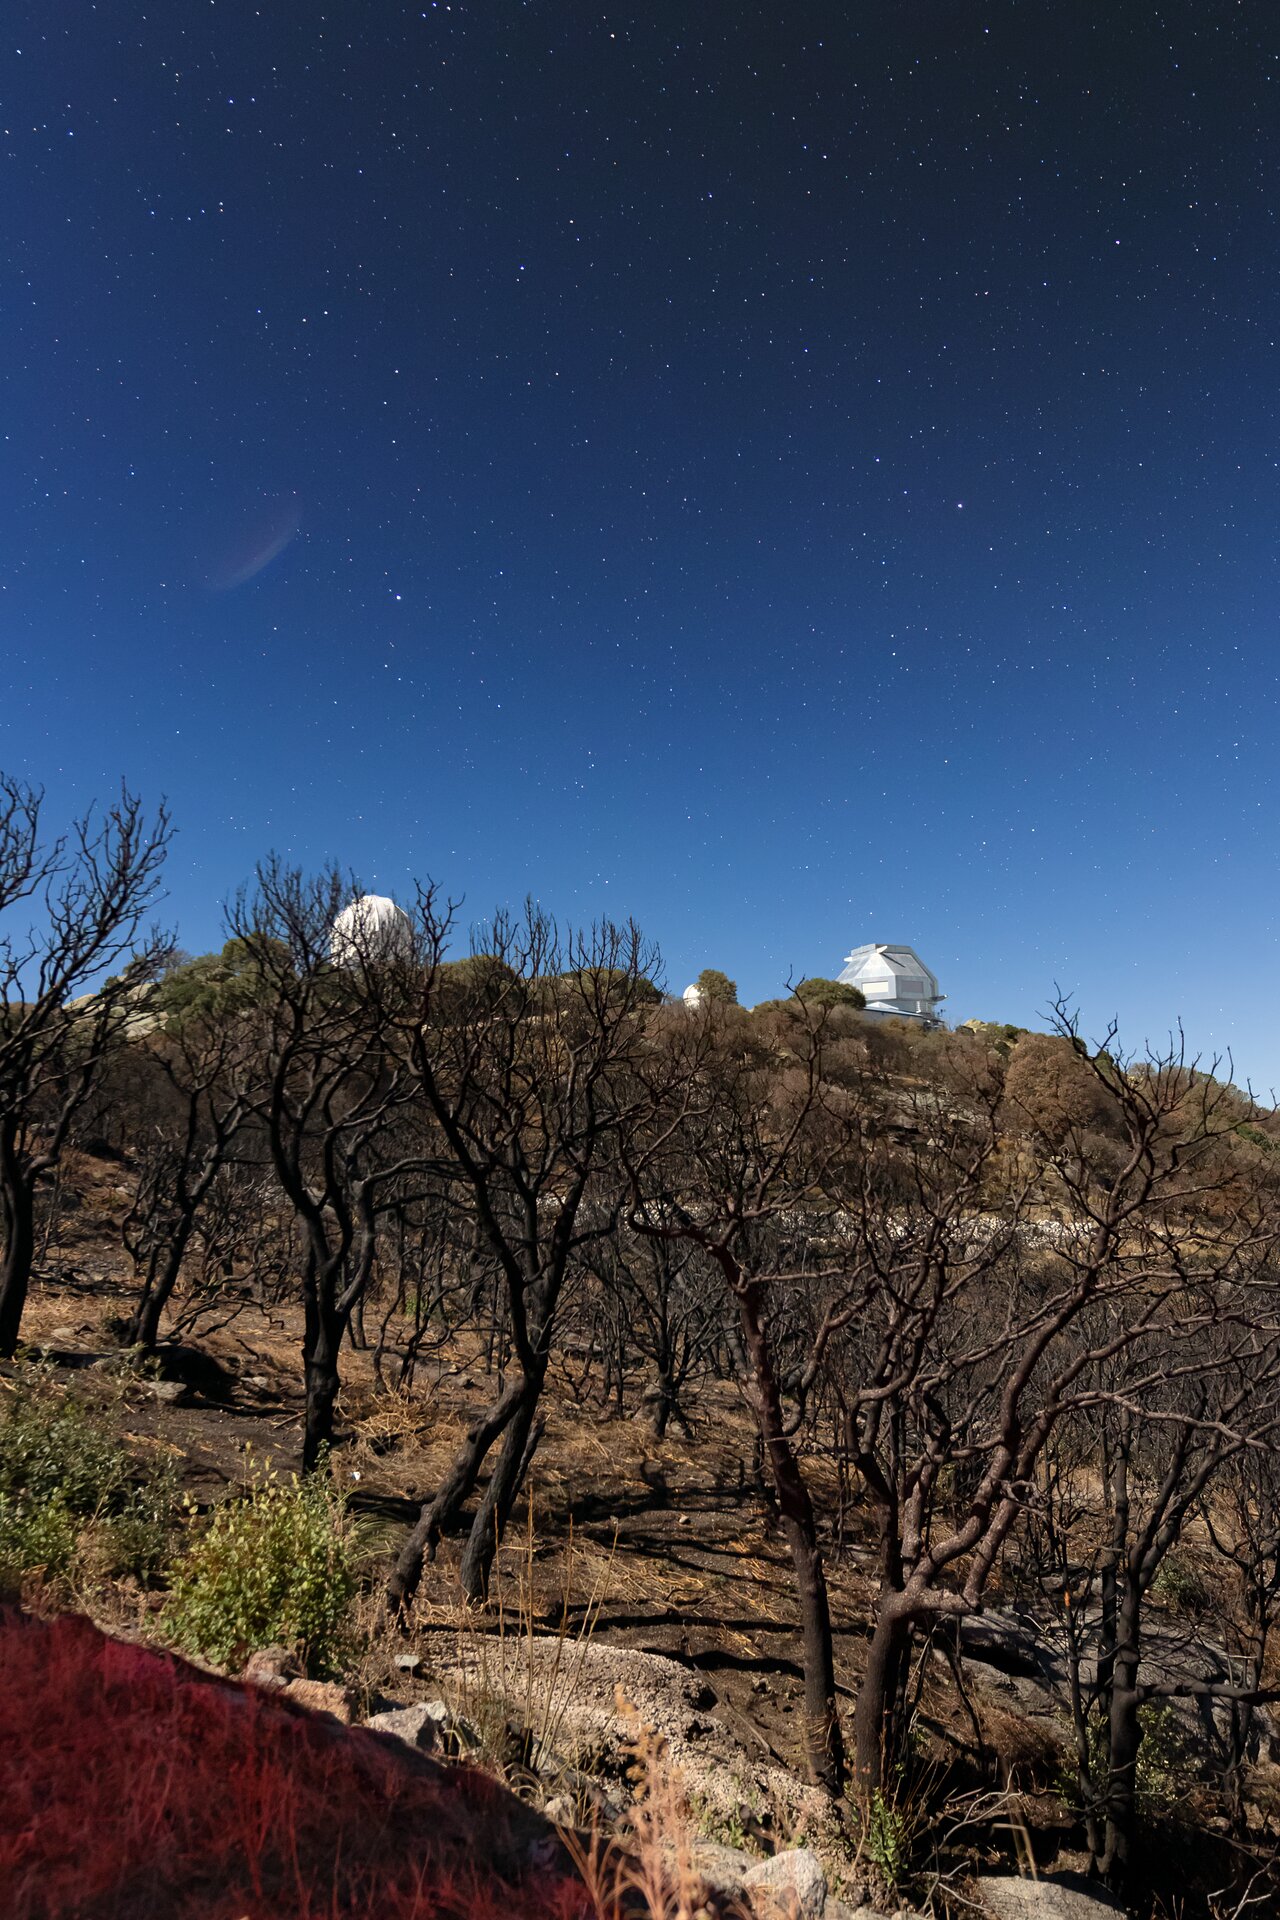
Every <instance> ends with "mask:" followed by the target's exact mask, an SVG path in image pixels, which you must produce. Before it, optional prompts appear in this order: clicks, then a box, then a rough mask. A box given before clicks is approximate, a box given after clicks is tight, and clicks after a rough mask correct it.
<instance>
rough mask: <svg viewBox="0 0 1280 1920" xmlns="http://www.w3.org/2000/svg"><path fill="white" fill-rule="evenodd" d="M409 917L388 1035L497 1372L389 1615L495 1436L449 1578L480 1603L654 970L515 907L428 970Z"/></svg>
mask: <svg viewBox="0 0 1280 1920" xmlns="http://www.w3.org/2000/svg"><path fill="white" fill-rule="evenodd" d="M414 919H415V928H416V933H417V938H418V944H419V948H420V953H421V966H422V972H421V980H420V986H419V992H418V997H417V999H416V1000H414V1001H411V1002H409V1003H407V1006H406V1017H405V1018H404V1019H403V1021H402V1023H401V1026H400V1029H399V1033H398V1042H397V1044H398V1048H399V1054H400V1059H401V1062H402V1068H403V1071H404V1072H405V1074H406V1075H407V1076H408V1078H409V1080H410V1081H411V1082H412V1084H413V1086H414V1088H415V1090H416V1097H417V1100H418V1102H419V1104H420V1107H421V1109H422V1111H423V1113H424V1114H425V1115H426V1116H427V1118H428V1120H429V1122H430V1125H431V1127H432V1129H433V1137H434V1143H435V1151H436V1152H437V1153H438V1155H439V1158H440V1160H441V1162H442V1163H443V1164H446V1165H447V1166H448V1168H449V1171H450V1178H451V1184H452V1189H453V1193H454V1198H455V1204H456V1205H457V1206H458V1207H460V1208H461V1209H463V1211H464V1212H465V1213H466V1214H468V1215H469V1216H470V1217H471V1218H472V1219H473V1221H474V1227H475V1234H476V1239H477V1241H478V1243H479V1244H480V1245H481V1246H482V1247H483V1249H484V1252H485V1254H486V1255H487V1257H488V1258H489V1260H491V1261H492V1263H493V1265H494V1267H495V1268H496V1270H497V1273H498V1276H499V1278H500V1283H501V1287H502V1290H503V1295H504V1298H505V1307H506V1313H507V1323H508V1331H509V1334H510V1339H511V1345H512V1351H513V1357H514V1362H515V1365H514V1368H513V1370H512V1373H511V1376H510V1378H509V1379H508V1381H507V1384H506V1385H505V1387H504V1388H503V1389H502V1391H501V1392H500V1393H499V1394H498V1395H497V1396H496V1398H495V1399H494V1400H493V1401H492V1403H491V1404H490V1405H489V1406H488V1407H487V1408H486V1409H485V1410H484V1412H483V1413H482V1414H481V1415H480V1416H479V1417H478V1418H477V1419H476V1421H475V1422H474V1423H473V1425H472V1426H471V1428H470V1430H469V1432H468V1433H467V1436H466V1439H465V1441H464V1443H463V1445H462V1447H461V1448H460V1449H459V1452H458V1454H457V1456H456V1458H455V1459H454V1461H453V1464H452V1466H451V1467H450V1469H449V1471H448V1473H447V1474H446V1476H445V1478H444V1480H443V1482H442V1483H441V1485H440V1487H439V1488H438V1489H437V1491H436V1494H435V1496H434V1498H433V1499H432V1500H430V1501H428V1502H427V1503H426V1505H425V1506H424V1507H423V1510H422V1514H421V1516H420V1518H419V1520H418V1523H417V1525H416V1526H415V1527H414V1529H413V1531H412V1533H411V1534H410V1536H409V1538H408V1540H407V1541H406V1542H405V1545H404V1547H403V1549H402V1551H401V1553H400V1556H399V1559H398V1560H397V1563H396V1566H395V1569H394V1572H393V1574H392V1577H391V1580H390V1583H389V1587H388V1600H389V1604H390V1605H391V1607H392V1608H393V1609H396V1610H398V1609H400V1608H402V1607H403V1606H404V1605H405V1603H406V1602H407V1601H408V1600H409V1599H410V1598H411V1597H412V1595H413V1593H414V1591H415V1589H416V1587H417V1584H418V1581H419V1578H420V1576H421V1569H422V1564H423V1560H424V1557H425V1556H426V1555H428V1554H429V1553H431V1552H432V1551H433V1550H434V1546H435V1543H436V1541H437V1540H438V1538H439V1535H440V1533H441V1531H442V1529H443V1528H444V1527H445V1526H447V1525H448V1524H450V1522H451V1521H452V1520H453V1519H454V1518H455V1517H456V1516H457V1515H458V1514H459V1513H460V1512H461V1510H462V1507H463V1506H464V1504H465V1503H466V1501H467V1499H468V1498H469V1497H470V1495H471V1493H472V1492H473V1490H474V1488H475V1486H476V1484H477V1482H478V1480H479V1477H480V1474H481V1471H482V1469H483V1466H484V1463H485V1460H486V1459H487V1457H488V1455H489V1453H490V1451H491V1449H492V1448H493V1446H494V1445H495V1443H496V1442H497V1441H498V1440H501V1441H502V1446H501V1450H500V1453H499V1457H498V1461H497V1464H496V1466H495V1467H494V1469H493V1471H492V1473H491V1474H490V1476H489V1480H488V1484H487V1486H486V1489H485V1493H484V1496H483V1498H482V1500H481V1502H480V1506H479V1509H478V1511H477V1512H476V1515H475V1518H474V1520H473V1521H472V1524H471V1528H470V1533H469V1537H468V1540H467V1544H466V1548H465V1550H464V1553H463V1558H462V1567H461V1581H462V1588H463V1592H464V1594H465V1595H466V1596H467V1598H468V1599H471V1600H481V1599H483V1598H484V1596H485V1594H486V1592H487V1588H488V1578H489V1569H490V1566H491V1564H492V1559H493V1554H494V1551H495V1547H496V1544H497V1542H498V1541H500V1539H501V1537H502V1533H503V1530H504V1528H505V1526H506V1523H507V1519H508V1517H509V1515H510V1513H511V1509H512V1505H513V1503H514V1501H515V1498H516V1495H517V1493H518V1491H519V1487H520V1484H521V1481H522V1479H523V1477H524V1474H525V1472H526V1471H527V1468H528V1465H529V1462H530V1459H531V1457H532V1454H533V1450H534V1449H535V1447H536V1446H537V1443H538V1438H539V1432H540V1429H539V1426H538V1409H539V1403H540V1400H541V1397H542V1391H543V1387H544V1385H545V1382H546V1377H547V1367H548V1364H549V1361H550V1358H551V1353H552V1343H553V1340H554V1337H555V1331H556V1324H557V1315H558V1313H559V1309H560V1305H561V1300H562V1296H563V1293H564V1289H565V1286H566V1282H567V1281H568V1279H569V1276H570V1273H571V1271H572V1270H573V1267H574V1265H575V1263H576V1262H577V1261H579V1260H580V1259H581V1258H582V1255H583V1251H584V1249H586V1248H587V1247H589V1246H590V1245H591V1244H593V1243H594V1242H595V1241H596V1240H597V1239H598V1238H599V1237H600V1236H601V1235H603V1234H605V1233H607V1232H608V1231H609V1229H610V1228H611V1226H612V1224H613V1222H614V1220H615V1219H616V1216H617V1211H618V1207H619V1205H620V1202H621V1198H622V1194H623V1186H622V1179H621V1159H620V1149H621V1143H622V1141H623V1140H624V1139H625V1138H627V1137H628V1136H629V1135H630V1134H632V1133H633V1132H634V1131H635V1130H636V1129H637V1128H638V1127H639V1126H640V1125H641V1123H642V1120H643V1117H644V1115H645V1113H646V1111H647V1109H648V1103H649V1093H648V1088H647V1083H646V1082H645V1081H644V1080H643V1079H641V1078H640V1077H638V1075H637V1072H636V1063H637V1059H638V1056H639V1054H640V1052H641V1050H642V1048H643V1042H644V1032H645V1010H646V1008H648V1007H651V1006H652V1004H653V1002H654V1000H655V998H656V995H655V993H654V989H653V987H652V985H651V981H650V975H651V974H652V973H653V971H654V970H655V968H656V965H657V955H656V953H655V952H654V951H653V950H652V949H651V948H649V947H648V946H646V944H645V942H644V940H643V938H642V936H641V934H640V932H639V930H638V929H637V928H636V927H634V926H626V927H615V926H612V925H610V924H607V923H606V924H604V925H601V926H599V927H596V928H593V929H592V930H591V931H590V932H587V933H582V934H573V933H571V934H568V935H566V936H564V937H562V936H561V935H560V933H559V932H558V930H557V928H556V926H555V925H554V923H553V922H552V921H551V920H550V919H549V918H548V917H547V916H546V915H545V914H543V913H542V912H541V911H540V910H539V909H537V908H535V907H533V906H529V907H528V908H527V909H526V911H525V913H524V915H523V917H521V918H519V919H514V918H511V917H509V916H506V915H501V914H500V915H498V916H497V917H496V919H495V920H494V922H493V923H492V925H491V927H489V928H488V929H487V930H486V932H487V936H488V937H487V941H486V946H487V949H488V950H487V952H485V953H483V954H476V955H474V956H473V958H472V959H471V961H470V962H467V963H462V965H461V966H459V965H451V964H450V963H447V962H445V961H444V959H443V953H444V947H445V943H446V941H447V939H448V937H449V933H450V930H451V924H452V916H451V913H450V911H449V910H448V909H447V908H442V907H441V906H440V905H439V903H438V902H437V900H436V898H435V896H434V895H433V894H432V893H431V892H429V891H428V892H424V893H422V894H421V895H420V897H419V900H418V906H417V911H416V914H415V916H414Z"/></svg>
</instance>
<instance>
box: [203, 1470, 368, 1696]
mask: <svg viewBox="0 0 1280 1920" xmlns="http://www.w3.org/2000/svg"><path fill="white" fill-rule="evenodd" d="M171 1585H172V1590H173V1598H172V1600H171V1602H170V1605H169V1607H168V1609H167V1611H166V1615H165V1619H166V1623H167V1628H168V1631H169V1634H170V1636H171V1637H172V1639H173V1641H174V1644H175V1645H176V1646H180V1647H185V1648H187V1649H189V1650H190V1651H191V1652H194V1653H199V1654H203V1655H204V1656H205V1657H206V1658H207V1659H210V1660H216V1661H217V1662H218V1663H219V1664H220V1665H222V1666H227V1667H235V1666H239V1665H241V1664H242V1663H243V1661H244V1660H245V1658H246V1656H247V1655H248V1654H250V1653H252V1652H253V1651H254V1649H255V1648H257V1647H267V1646H276V1645H281V1646H287V1647H289V1648H291V1649H293V1650H295V1651H296V1652H297V1654H298V1655H299V1657H300V1658H301V1659H302V1661H303V1663H304V1664H305V1666H306V1668H307V1670H308V1672H311V1673H315V1674H320V1675H324V1674H329V1673H333V1672H335V1671H336V1670H338V1668H339V1667H340V1666H341V1660H342V1654H343V1652H344V1649H345V1646H346V1637H347V1623H348V1615H349V1611H350V1606H351V1601H352V1599H353V1597H354V1594H355V1587H356V1579H355V1546H354V1540H353V1536H352V1529H351V1525H350V1521H349V1519H348V1515H347V1512H346V1506H345V1502H344V1500H343V1498H342V1495H341V1494H340V1493H339V1491H338V1490H337V1489H336V1488H335V1487H334V1485H333V1483H332V1481H330V1480H329V1478H328V1477H327V1475H325V1474H324V1473H314V1474H311V1475H309V1476H308V1477H307V1478H306V1479H305V1480H298V1479H296V1478H291V1479H289V1480H281V1479H279V1478H277V1476H276V1475H274V1474H273V1473H270V1472H266V1473H263V1474H262V1475H260V1476H259V1477H258V1478H257V1479H256V1480H254V1481H253V1483H252V1484H251V1485H250V1486H249V1487H248V1488H247V1489H246V1490H245V1492H244V1493H243V1494H242V1495H240V1496H238V1497H236V1498H233V1499H230V1500H227V1501H225V1502H224V1503H223V1504H222V1505H221V1506H219V1507H217V1508H216V1509H215V1510H214V1512H213V1514H212V1515H211V1516H210V1518H209V1520H208V1521H207V1523H205V1524H204V1525H203V1526H202V1527H201V1528H200V1530H199V1531H198V1532H197V1534H196V1536H195V1538H194V1539H193V1540H192V1541H191V1543H190V1545H189V1546H188V1548H187V1551H186V1553H185V1554H184V1555H183V1556H182V1558H181V1560H180V1561H179V1562H178V1564H177V1565H176V1566H175V1567H174V1569H173V1573H172V1579H171Z"/></svg>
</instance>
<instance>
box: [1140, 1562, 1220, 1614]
mask: <svg viewBox="0 0 1280 1920" xmlns="http://www.w3.org/2000/svg"><path fill="white" fill-rule="evenodd" d="M1151 1591H1152V1593H1153V1594H1154V1595H1155V1597H1156V1599H1157V1600H1163V1602H1164V1604H1165V1605H1166V1606H1167V1607H1171V1608H1172V1609H1173V1610H1174V1612H1175V1613H1193V1614H1194V1613H1205V1612H1207V1611H1208V1608H1209V1606H1210V1604H1211V1595H1210V1593H1209V1589H1208V1587H1207V1586H1206V1585H1205V1583H1204V1581H1203V1579H1202V1578H1201V1576H1200V1574H1199V1573H1197V1571H1196V1569H1195V1568H1194V1567H1192V1566H1188V1564H1187V1562H1186V1561H1185V1560H1181V1559H1179V1558H1178V1556H1177V1555H1176V1554H1169V1555H1167V1556H1166V1558H1165V1559H1164V1560H1162V1561H1161V1563H1160V1569H1159V1571H1158V1572H1157V1574H1156V1577H1155V1579H1154V1580H1153V1581H1152V1583H1151Z"/></svg>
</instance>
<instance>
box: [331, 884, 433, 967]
mask: <svg viewBox="0 0 1280 1920" xmlns="http://www.w3.org/2000/svg"><path fill="white" fill-rule="evenodd" d="M412 952H413V925H412V922H411V921H410V919H409V916H408V914H407V913H406V912H405V911H404V909H403V907H398V906H397V905H396V903H395V901H394V900H388V898H387V896H386V895H385V894H383V893H361V894H358V895H357V896H356V898H355V899H354V900H353V901H352V902H351V904H350V906H347V907H344V908H343V909H342V912H341V913H340V914H339V915H338V917H337V919H336V920H335V921H334V923H333V926H332V928H331V929H330V932H329V957H330V959H331V960H332V961H333V964H334V966H335V967H358V966H361V965H372V966H378V965H387V964H389V963H390V962H392V961H396V960H407V959H408V958H409V956H410V954H411V953H412Z"/></svg>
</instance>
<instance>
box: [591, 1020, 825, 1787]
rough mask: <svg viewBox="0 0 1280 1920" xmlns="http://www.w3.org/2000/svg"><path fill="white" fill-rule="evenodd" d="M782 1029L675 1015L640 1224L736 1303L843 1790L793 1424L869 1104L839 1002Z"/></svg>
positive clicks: (646, 1159) (813, 1356) (817, 1363)
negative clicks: (841, 1073) (711, 1276)
mask: <svg viewBox="0 0 1280 1920" xmlns="http://www.w3.org/2000/svg"><path fill="white" fill-rule="evenodd" d="M786 1033H787V1041H786V1044H785V1045H781V1046H780V1045H778V1044H777V1043H776V1042H771V1041H770V1040H768V1039H767V1038H765V1037H764V1036H763V1035H762V1033H761V1032H760V1031H759V1030H758V1029H756V1028H753V1026H752V1025H751V1023H750V1022H749V1021H748V1019H747V1018H746V1017H745V1016H744V1015H742V1014H741V1013H740V1012H739V1011H738V1010H737V1009H735V1008H731V1007H725V1006H720V1005H717V1004H716V1003H714V1002H712V1003H708V1004H707V1005H706V1006H705V1007H702V1008H699V1009H698V1010H696V1011H695V1012H692V1013H684V1014H681V1015H680V1016H679V1017H678V1019H677V1020H676V1021H674V1022H672V1023H671V1024H670V1025H669V1027H668V1029H667V1032H666V1034H665V1040H666V1045H665V1048H664V1049H663V1051H662V1053H661V1055H660V1056H659V1059H660V1069H659V1078H660V1081H661V1085H660V1087H658V1088H656V1089H655V1091H658V1092H659V1093H660V1095H661V1100H660V1103H659V1104H658V1106H657V1118H656V1123H655V1126H654V1128H653V1130H652V1132H651V1134H650V1136H649V1137H648V1138H643V1137H640V1138H636V1139H635V1140H633V1141H632V1142H631V1144H630V1147H629V1165H630V1173H631V1183H632V1205H631V1215H630V1225H631V1227H632V1229H633V1230H634V1231H635V1232H636V1233H638V1234H641V1235H645V1236H648V1237H650V1238H653V1239H656V1240H662V1241H669V1242H676V1243H684V1244H687V1245H691V1246H693V1247H694V1248H695V1249H697V1250H698V1253H699V1256H700V1258H701V1259H703V1260H705V1261H706V1262H707V1263H708V1265H709V1266H711V1267H712V1268H713V1269H714V1271H715V1272H716V1274H717V1275H718V1277H719V1281H720V1285H721V1287H722V1289H723V1291H724V1296H725V1297H727V1299H728V1300H729V1302H731V1304H732V1307H733V1311H734V1314H735V1317H736V1320H737V1326H738V1333H739V1337H740V1340H741V1344H742V1349H743V1353H744V1356H745V1359H746V1363H747V1368H748V1379H747V1381H746V1383H745V1384H746V1387H747V1391H748V1397H749V1399H750V1403H751V1407H752V1411H753V1413H754V1415H755V1419H756V1423H757V1426H758V1429H759V1434H760V1442H761V1447H762V1450H763V1456H764V1460H765V1462H766V1467H767V1472H768V1475H769V1480H770V1483H771V1487H772V1491H773V1494H774V1497H775V1499H776V1502H777V1509H778V1517H779V1521H780V1523H781V1526H782V1530H783V1534H784V1536H785V1538H786V1542H787V1547H788V1550H789V1552H790V1555H791V1562H792V1568H793V1572H794V1579H795V1588H796V1601H797V1608H798V1612H799V1621H800V1640H801V1652H802V1661H803V1668H804V1698H805V1723H804V1740H805V1758H806V1761H807V1764H808V1767H809V1771H810V1773H811V1775H812V1777H813V1779H814V1780H815V1781H816V1782H817V1783H818V1784H820V1785H822V1786H823V1787H825V1788H826V1789H827V1791H828V1792H831V1793H837V1792H838V1791H839V1790H840V1787H841V1785H842V1783H843V1779H844V1764H845V1763H844V1741H843V1736H842V1732H841V1728H840V1720H839V1715H838V1713H837V1710H836V1680H835V1657H834V1651H833V1645H832V1633H831V1608H830V1600H829V1596H828V1589H827V1577H826V1567H825V1563H824V1559H823V1553H822V1547H821V1543H820V1539H819V1530H818V1516H817V1513H816V1511H815V1507H814V1501H813V1496H812V1493H811V1491H810V1488H809V1484H808V1481H807V1479H806V1477H805V1472H804V1468H803V1465H802V1462H801V1457H800V1452H799V1449H798V1447H797V1444H796V1435H797V1433H798V1431H799V1429H800V1426H801V1423H802V1421H803V1418H804V1413H805V1406H806V1401H807V1397H808V1394H809V1392H810V1391H811V1389H812V1386H813V1383H814V1381H815V1379H816V1378H817V1376H818V1373H819V1371H820V1369H821V1367H822V1365H823V1364H824V1360H825V1357H826V1354H827V1350H828V1348H829V1347H830V1345H831V1343H832V1342H833V1340H834V1339H835V1338H836V1336H837V1335H838V1333H839V1332H840V1330H841V1329H842V1328H843V1327H844V1326H845V1325H846V1324H847V1320H848V1317H849V1316H850V1315H851V1314H852V1313H853V1312H854V1311H855V1310H856V1309H855V1299H856V1293H855V1290H854V1289H853V1288H851V1286H850V1284H849V1276H848V1272H847V1265H846V1262H845V1260H844V1257H843V1250H842V1249H841V1248H840V1247H839V1246H838V1245H836V1246H835V1248H834V1249H833V1247H832V1245H831V1220H832V1217H833V1215H834V1214H835V1213H836V1212H837V1211H838V1210H839V1207H840V1204H841V1197H842V1194H843V1191H844V1187H845V1184H846V1161H847V1159H848V1156H849V1154H850V1153H851V1152H854V1151H856V1147H857V1142H858V1138H859V1134H858V1118H859V1114H860V1112H861V1105H860V1098H859V1095H858V1093H857V1092H856V1091H851V1090H850V1087H849V1086H848V1085H847V1084H846V1085H840V1084H836V1083H835V1082H833V1081H832V1080H829V1079H828V1071H829V1070H830V1071H832V1072H835V1071H836V1069H837V1068H838V1066H839V1065H840V1062H839V1058H838V1056H839V1054H840V1042H841V1037H842V1033H843V1028H842V1025H841V1021H840V1020H839V1019H837V1018H835V1017H833V1014H832V1011H831V1010H830V1009H827V1008H823V1007H820V1006H811V1007H805V1006H802V1005H800V1006H798V1010H797V1015H796V1018H795V1019H794V1020H793V1021H791V1022H790V1023H789V1024H788V1026H787V1030H786ZM837 1238H838V1236H837ZM796 1296H801V1297H802V1298H803V1299H804V1302H805V1310H804V1312H803V1314H802V1316H801V1318H802V1319H803V1321H804V1322H805V1323H806V1329H807V1331H806V1337H805V1339H804V1341H803V1343H802V1348H801V1350H800V1351H799V1352H797V1351H796V1350H795V1342H794V1340H793V1338H792V1332H791V1328H790V1326H789V1324H788V1323H789V1321H790V1320H791V1319H792V1318H793V1317H794V1316H793V1314H792V1303H793V1301H794V1299H795V1297H796Z"/></svg>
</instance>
